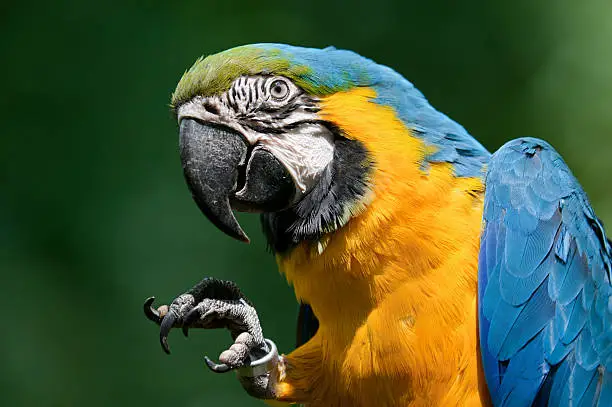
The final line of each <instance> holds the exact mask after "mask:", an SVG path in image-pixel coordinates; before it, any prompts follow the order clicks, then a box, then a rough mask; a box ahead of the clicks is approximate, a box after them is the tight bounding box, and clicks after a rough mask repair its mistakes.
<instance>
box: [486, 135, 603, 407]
mask: <svg viewBox="0 0 612 407" xmlns="http://www.w3.org/2000/svg"><path fill="white" fill-rule="evenodd" d="M483 216H484V221H485V229H484V231H483V234H482V238H481V248H480V259H479V289H478V293H479V306H480V318H479V322H480V343H481V354H482V359H483V368H484V371H485V377H486V379H487V384H488V386H489V390H490V393H491V398H492V400H493V403H494V404H495V405H496V406H516V407H521V406H525V407H528V406H540V405H542V406H599V407H604V406H612V296H611V294H612V286H611V285H610V258H611V256H610V252H611V250H610V244H609V242H608V240H607V239H606V236H605V233H604V229H603V226H602V225H601V222H600V221H599V220H598V219H597V217H596V216H595V214H594V212H593V209H592V208H591V206H590V203H589V201H588V199H587V197H586V195H585V193H584V191H583V190H582V189H581V187H580V185H579V184H578V182H577V181H576V179H575V178H574V177H573V175H572V174H571V172H570V170H569V169H568V168H567V166H566V164H565V163H564V162H563V160H562V159H561V157H560V156H559V155H558V154H557V152H556V151H555V150H554V149H553V148H552V147H551V146H550V145H548V144H547V143H545V142H543V141H541V140H536V139H530V138H524V139H517V140H513V141H511V142H509V143H507V144H506V145H505V146H503V147H502V148H501V149H500V150H499V151H497V152H496V153H495V154H494V155H493V157H492V158H491V161H490V163H489V169H488V174H487V178H486V193H485V205H484V215H483Z"/></svg>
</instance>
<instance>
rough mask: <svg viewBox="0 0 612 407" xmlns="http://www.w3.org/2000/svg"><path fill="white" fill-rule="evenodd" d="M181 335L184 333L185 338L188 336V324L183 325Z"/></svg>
mask: <svg viewBox="0 0 612 407" xmlns="http://www.w3.org/2000/svg"><path fill="white" fill-rule="evenodd" d="M183 335H185V338H188V337H189V326H187V325H183Z"/></svg>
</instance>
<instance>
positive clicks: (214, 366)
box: [204, 356, 233, 373]
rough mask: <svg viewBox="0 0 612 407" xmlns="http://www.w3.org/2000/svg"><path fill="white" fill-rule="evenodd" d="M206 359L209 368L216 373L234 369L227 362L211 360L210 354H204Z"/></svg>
mask: <svg viewBox="0 0 612 407" xmlns="http://www.w3.org/2000/svg"><path fill="white" fill-rule="evenodd" d="M204 360H205V361H206V366H208V368H209V369H210V370H212V371H213V372H215V373H227V372H229V371H230V370H233V369H232V368H231V367H229V366H228V365H226V364H225V363H215V362H213V361H212V360H210V358H209V357H208V356H204Z"/></svg>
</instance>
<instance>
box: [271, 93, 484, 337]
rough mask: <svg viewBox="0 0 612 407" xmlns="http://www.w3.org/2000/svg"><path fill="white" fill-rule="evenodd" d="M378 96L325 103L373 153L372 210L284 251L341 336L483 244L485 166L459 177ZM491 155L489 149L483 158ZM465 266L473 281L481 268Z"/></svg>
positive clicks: (301, 291) (421, 294)
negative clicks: (384, 304)
mask: <svg viewBox="0 0 612 407" xmlns="http://www.w3.org/2000/svg"><path fill="white" fill-rule="evenodd" d="M373 96H375V95H373V94H372V93H371V92H370V91H368V90H358V91H355V92H350V93H349V92H347V94H344V95H338V96H334V97H330V98H328V99H327V100H326V101H325V102H324V106H323V107H324V108H323V110H322V112H323V114H325V115H326V117H327V118H328V119H329V121H330V122H334V123H340V124H341V128H342V130H343V132H344V133H345V134H346V135H347V137H349V138H351V137H354V136H356V135H360V136H361V137H359V141H360V143H362V144H363V145H364V147H365V149H366V151H368V153H370V154H371V155H372V159H373V162H374V164H373V167H374V170H373V171H372V172H371V176H370V177H369V181H370V185H371V189H372V190H371V192H372V199H371V201H370V202H369V204H368V205H367V208H365V210H364V211H363V212H361V213H359V214H357V215H356V216H353V217H352V218H350V220H349V221H348V222H347V223H346V224H345V225H344V226H342V227H341V228H340V229H338V230H336V231H335V232H333V233H326V234H325V233H321V234H320V235H319V236H317V237H316V239H313V240H310V241H303V242H301V243H299V244H297V245H296V246H295V247H294V248H293V249H291V250H288V251H287V252H285V253H280V254H278V255H277V260H278V263H279V266H280V269H281V271H282V272H283V273H285V275H286V277H287V279H288V281H289V282H290V283H292V284H293V286H294V288H295V292H296V296H297V297H298V298H299V299H300V300H302V301H303V302H306V303H308V304H310V305H311V306H312V308H313V311H314V313H315V315H316V316H317V318H318V319H319V321H320V323H321V329H323V330H324V329H326V327H333V329H335V330H336V331H337V332H335V335H333V337H334V338H338V340H343V339H342V338H344V337H345V336H347V337H348V336H350V335H351V334H352V333H354V329H355V326H359V325H360V324H362V323H363V321H364V318H366V316H367V315H369V314H370V312H371V311H372V310H373V309H374V308H375V307H377V306H378V304H380V302H381V301H384V300H385V299H386V298H388V297H389V293H391V292H393V291H395V290H396V289H397V288H398V287H406V286H411V287H414V288H415V292H414V293H412V294H411V297H410V298H405V299H404V300H405V304H404V305H403V306H406V307H410V306H411V303H412V304H414V303H417V302H424V301H427V300H428V298H431V297H435V296H436V288H437V287H436V285H435V284H444V283H445V280H444V278H445V276H444V272H445V271H442V272H441V270H444V267H447V266H448V265H449V264H453V263H452V262H460V261H461V258H462V256H464V257H463V258H475V256H477V250H478V244H479V235H480V226H481V215H482V193H483V182H482V179H481V178H480V175H481V172H480V171H478V172H476V173H477V174H478V176H474V177H468V176H463V177H460V176H457V173H456V170H455V167H454V164H452V163H451V162H436V161H433V160H427V159H426V158H427V157H429V156H431V154H432V148H431V147H429V146H428V144H427V143H426V142H425V140H424V139H423V138H421V137H418V136H415V135H414V131H410V130H409V129H408V128H407V126H406V125H405V124H404V123H403V122H402V121H400V120H398V119H397V117H396V115H395V112H394V111H393V109H391V108H389V107H386V106H381V105H377V104H375V103H372V101H371V100H372V97H373ZM354 138H357V137H354ZM485 153H486V152H485ZM487 154H488V153H487ZM486 158H487V156H486V154H484V153H483V156H482V157H481V158H479V160H480V161H481V162H485V161H486ZM424 163H427V165H424ZM481 167H482V164H481ZM466 251H467V252H466ZM466 256H467V257H466ZM465 273H467V274H469V275H466V276H457V275H454V274H453V275H452V276H451V277H449V278H452V279H459V280H458V281H463V280H462V279H466V280H470V281H472V282H473V283H474V289H475V281H476V280H475V278H476V271H475V269H473V268H465ZM413 283H415V284H413ZM342 331H345V333H346V335H343V334H342Z"/></svg>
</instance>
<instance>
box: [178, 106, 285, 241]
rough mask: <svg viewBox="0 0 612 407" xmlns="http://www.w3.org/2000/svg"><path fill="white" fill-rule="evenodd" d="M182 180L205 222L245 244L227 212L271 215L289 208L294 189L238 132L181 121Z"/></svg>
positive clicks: (274, 164) (271, 158)
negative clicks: (268, 213)
mask: <svg viewBox="0 0 612 407" xmlns="http://www.w3.org/2000/svg"><path fill="white" fill-rule="evenodd" d="M180 153H181V162H182V164H183V172H184V174H185V180H186V181H187V185H188V187H189V190H190V191H191V194H192V196H193V199H194V200H195V202H196V204H197V205H198V207H199V208H200V210H201V211H202V212H203V213H204V215H206V217H207V218H208V219H209V220H210V221H211V222H212V223H213V224H214V225H215V226H217V227H218V228H219V229H221V230H222V231H223V232H225V233H226V234H228V235H229V236H231V237H233V238H235V239H238V240H241V241H244V242H248V241H249V238H248V237H247V235H246V234H245V233H244V231H243V230H242V228H241V227H240V224H239V223H238V221H237V220H236V217H235V216H234V214H233V212H232V208H234V209H236V210H241V211H248V212H275V211H278V210H282V209H285V208H286V207H288V206H289V205H290V204H291V203H292V202H293V198H294V196H295V193H296V187H295V185H294V183H293V179H292V178H291V175H290V174H289V172H288V171H287V169H286V168H285V167H284V165H283V164H282V163H281V162H280V161H278V159H276V157H274V155H272V154H271V153H270V152H268V151H267V150H265V149H264V148H262V147H259V146H255V147H254V148H251V146H250V145H249V144H248V142H247V140H246V139H245V138H244V137H243V136H242V135H241V134H240V133H238V132H236V131H234V130H231V129H228V128H225V127H220V126H217V125H213V124H209V123H202V122H199V121H197V120H195V119H188V118H185V119H183V120H181V125H180Z"/></svg>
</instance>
